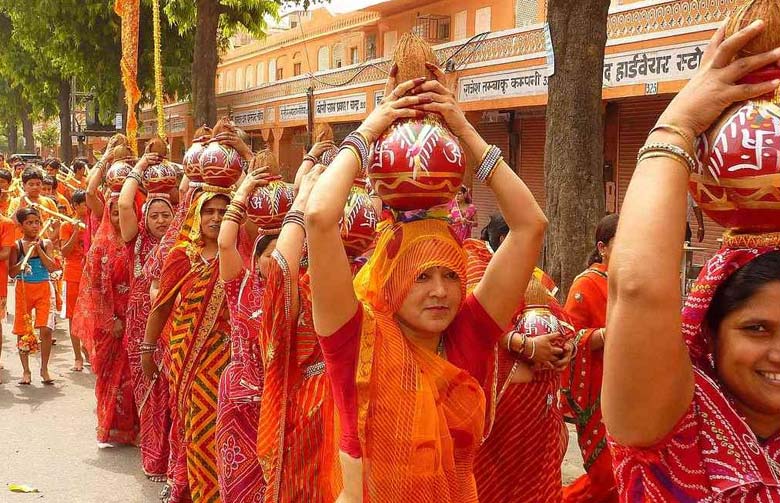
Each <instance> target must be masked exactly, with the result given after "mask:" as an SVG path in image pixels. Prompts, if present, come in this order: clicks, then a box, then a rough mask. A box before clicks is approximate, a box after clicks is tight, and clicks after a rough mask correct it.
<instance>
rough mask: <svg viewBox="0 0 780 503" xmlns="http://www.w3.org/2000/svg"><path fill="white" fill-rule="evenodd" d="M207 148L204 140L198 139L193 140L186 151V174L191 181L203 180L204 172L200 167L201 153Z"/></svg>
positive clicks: (198, 181)
mask: <svg viewBox="0 0 780 503" xmlns="http://www.w3.org/2000/svg"><path fill="white" fill-rule="evenodd" d="M205 149H206V146H205V144H204V143H203V142H200V141H198V140H196V141H194V142H192V145H190V148H188V149H187V152H185V153H184V161H183V163H184V174H185V175H187V178H188V179H189V180H190V181H191V182H197V183H200V182H202V181H203V173H202V172H201V169H200V155H201V154H202V153H203V151H204V150H205Z"/></svg>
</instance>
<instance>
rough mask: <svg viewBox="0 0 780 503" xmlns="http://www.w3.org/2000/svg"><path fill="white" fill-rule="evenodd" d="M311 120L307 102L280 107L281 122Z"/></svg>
mask: <svg viewBox="0 0 780 503" xmlns="http://www.w3.org/2000/svg"><path fill="white" fill-rule="evenodd" d="M308 118H309V106H308V104H307V103H306V102H305V101H302V102H300V103H290V104H288V105H279V121H281V122H287V121H297V120H306V119H308Z"/></svg>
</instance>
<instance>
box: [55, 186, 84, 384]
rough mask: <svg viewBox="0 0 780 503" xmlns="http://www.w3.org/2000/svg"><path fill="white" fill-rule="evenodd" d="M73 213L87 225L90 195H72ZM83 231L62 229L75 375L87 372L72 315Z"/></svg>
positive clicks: (74, 227) (64, 226)
mask: <svg viewBox="0 0 780 503" xmlns="http://www.w3.org/2000/svg"><path fill="white" fill-rule="evenodd" d="M73 211H74V212H75V214H76V217H77V218H78V219H79V220H80V221H81V222H83V223H85V224H86V222H87V216H88V210H87V193H86V192H85V191H83V190H77V191H76V192H74V193H73ZM84 232H85V231H84V229H82V228H80V227H79V226H77V225H73V224H71V223H68V222H65V223H64V224H62V227H61V228H60V243H61V244H62V256H63V258H64V259H65V265H64V268H63V275H62V279H63V281H64V282H65V319H67V320H68V329H69V331H70V341H71V343H72V344H73V354H74V357H75V360H74V363H73V368H72V369H71V370H73V371H75V372H81V371H82V370H84V357H86V356H87V355H86V350H82V348H81V340H80V339H79V338H78V337H76V336H74V335H73V330H71V324H72V322H73V312H74V311H75V310H76V299H77V298H78V296H79V283H80V282H81V274H82V272H83V270H84V257H85V256H86V255H87V250H86V246H85V243H84V237H85V236H84Z"/></svg>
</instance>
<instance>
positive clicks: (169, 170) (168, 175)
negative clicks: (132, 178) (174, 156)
mask: <svg viewBox="0 0 780 503" xmlns="http://www.w3.org/2000/svg"><path fill="white" fill-rule="evenodd" d="M143 183H144V188H145V189H146V191H147V192H148V193H150V194H168V193H169V192H170V191H172V190H173V189H175V188H176V186H177V185H178V178H177V173H176V168H175V167H174V166H173V164H171V163H170V162H168V161H163V162H161V163H160V164H156V165H154V166H149V167H148V168H146V170H145V171H144V174H143Z"/></svg>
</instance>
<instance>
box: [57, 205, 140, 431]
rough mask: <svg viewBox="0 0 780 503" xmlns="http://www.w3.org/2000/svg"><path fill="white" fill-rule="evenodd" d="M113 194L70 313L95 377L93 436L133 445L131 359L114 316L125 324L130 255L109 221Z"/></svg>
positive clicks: (135, 427)
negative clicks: (95, 426) (95, 418)
mask: <svg viewBox="0 0 780 503" xmlns="http://www.w3.org/2000/svg"><path fill="white" fill-rule="evenodd" d="M113 204H116V197H114V196H112V198H111V199H110V200H109V202H108V204H107V205H106V208H105V210H104V211H103V219H102V221H101V224H100V227H99V229H98V230H97V232H96V233H95V236H94V238H93V240H92V245H91V248H90V250H89V252H88V254H87V258H86V266H85V269H84V274H83V276H82V278H81V283H80V289H79V298H78V300H77V304H76V311H75V313H74V316H73V332H74V334H75V335H76V337H78V338H79V339H81V340H82V342H83V343H84V347H85V348H86V349H87V351H88V352H89V354H90V355H91V363H92V371H93V372H94V374H95V376H96V381H95V397H96V398H97V420H98V425H97V440H98V442H101V443H108V442H111V443H120V444H133V443H135V442H136V440H137V438H138V431H139V425H138V418H137V415H136V407H135V402H134V401H133V387H132V384H131V381H130V364H129V361H128V357H127V352H126V351H125V349H124V345H123V343H122V338H123V337H122V334H120V336H119V337H117V336H115V335H114V334H113V326H114V320H116V319H118V320H120V321H122V322H123V323H124V324H125V328H126V327H127V324H126V319H125V315H126V312H127V303H128V298H129V295H128V294H129V292H130V287H129V283H130V267H129V264H130V257H129V253H128V250H127V247H126V246H125V245H124V243H123V242H122V238H121V236H120V234H119V231H118V230H117V229H114V227H113V226H112V225H111V217H110V215H111V206H112V205H113Z"/></svg>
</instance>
